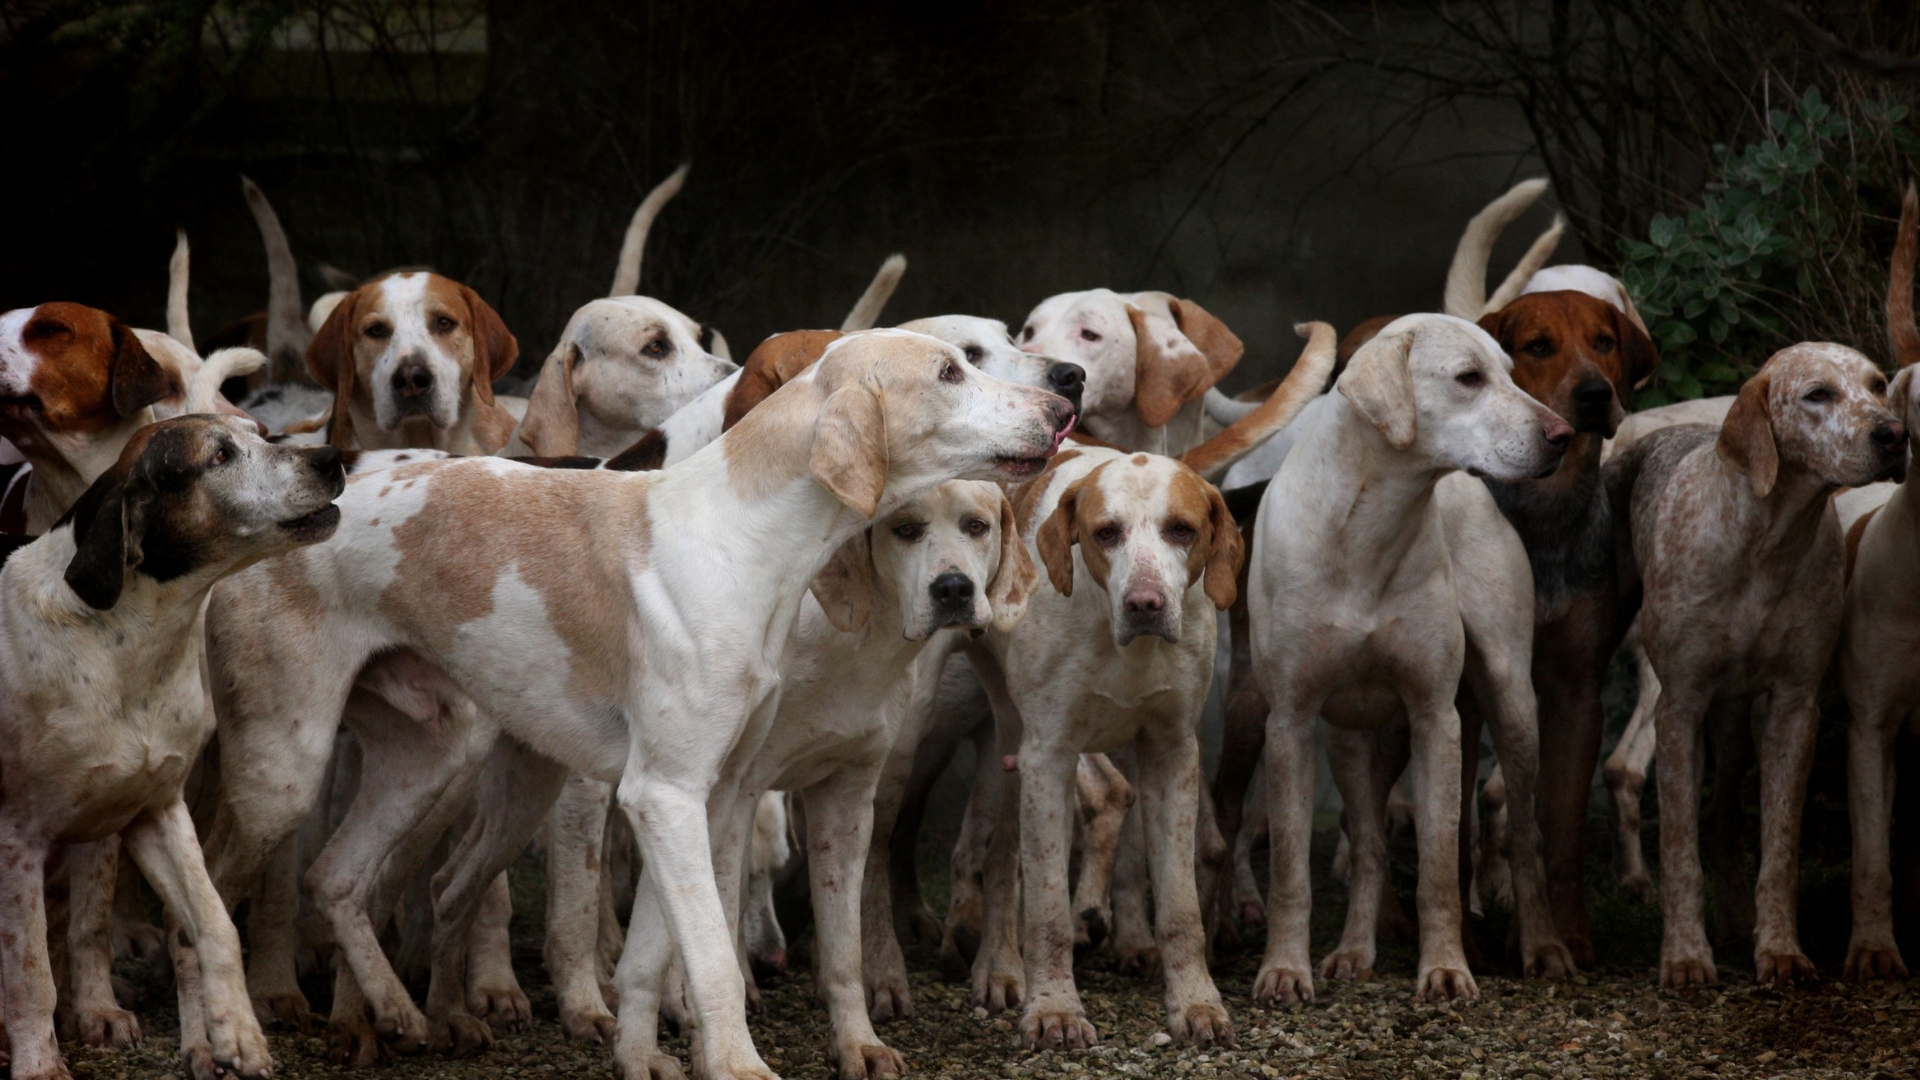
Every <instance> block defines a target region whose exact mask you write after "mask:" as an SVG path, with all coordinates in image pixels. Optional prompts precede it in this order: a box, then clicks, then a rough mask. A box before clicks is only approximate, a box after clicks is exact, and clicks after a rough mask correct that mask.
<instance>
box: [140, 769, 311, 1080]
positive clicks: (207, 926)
mask: <svg viewBox="0 0 1920 1080" xmlns="http://www.w3.org/2000/svg"><path fill="white" fill-rule="evenodd" d="M121 835H122V838H123V839H124V840H125V841H126V846H127V851H128V853H129V854H131V855H132V856H133V860H134V862H135V863H137V864H138V865H139V867H140V872H141V873H143V874H145V875H146V877H147V882H148V884H150V885H152V886H153V888H154V891H155V892H158V893H159V894H160V899H161V900H162V901H163V902H165V904H166V906H167V911H168V913H169V914H170V915H171V916H172V918H173V919H174V920H175V921H177V922H178V923H179V928H180V930H181V931H184V933H185V939H184V940H180V941H176V942H175V944H176V947H184V948H188V949H191V950H193V951H194V952H195V953H196V954H197V955H198V957H199V969H200V970H199V976H200V980H199V981H200V987H201V990H200V992H201V1000H202V1003H203V1005H204V1008H205V1020H206V1037H207V1049H208V1052H209V1054H210V1055H211V1058H212V1064H213V1065H216V1066H218V1067H219V1068H221V1069H224V1070H226V1071H227V1072H230V1073H235V1074H238V1075H240V1076H244V1077H264V1076H266V1075H267V1074H268V1073H270V1072H272V1071H273V1057H272V1055H271V1054H270V1053H269V1052H268V1050H267V1038H266V1036H265V1035H263V1034H261V1031H260V1021H259V1019H258V1018H256V1017H255V1016H254V1014H253V1003H252V1001H250V1000H249V999H248V997H247V979H246V972H245V969H244V968H243V967H242V965H241V958H240V935H239V934H238V933H237V932H236V931H235V930H234V928H233V919H232V918H230V917H229V916H228V915H227V909H226V906H225V905H224V904H222V903H221V902H220V894H219V893H218V892H217V891H215V889H214V887H213V879H212V878H211V877H209V876H208V874H207V867H206V863H205V862H203V861H202V856H201V852H200V839H199V837H198V836H197V835H195V833H194V829H193V819H192V818H191V817H190V816H188V814H187V804H186V803H184V802H182V801H180V800H179V799H178V798H177V797H176V798H175V800H174V801H173V802H172V803H170V804H169V805H167V806H166V807H165V808H163V809H160V810H157V811H151V812H149V813H146V814H143V815H141V816H140V817H138V818H136V819H134V822H133V824H131V825H129V826H128V827H127V828H126V830H125V831H124V832H123V833H122V834H121ZM181 1049H182V1052H183V1053H184V1052H188V1051H189V1050H190V1049H191V1048H189V1047H187V1046H186V1045H185V1040H184V1039H183V1040H182V1047H181Z"/></svg>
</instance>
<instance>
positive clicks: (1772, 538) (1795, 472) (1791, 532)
mask: <svg viewBox="0 0 1920 1080" xmlns="http://www.w3.org/2000/svg"><path fill="white" fill-rule="evenodd" d="M1706 445H1707V452H1708V453H1712V454H1713V455H1714V459H1713V466H1714V468H1713V470H1712V472H1713V476H1714V478H1715V480H1716V481H1717V482H1716V483H1715V484H1714V487H1715V489H1716V490H1717V492H1718V494H1719V497H1720V499H1721V500H1722V505H1723V506H1725V507H1726V508H1727V510H1728V511H1729V512H1728V513H1727V514H1724V515H1722V516H1721V517H1720V519H1719V521H1720V525H1719V528H1720V529H1721V530H1723V531H1724V532H1727V533H1733V534H1736V535H1740V534H1743V538H1744V541H1745V542H1744V543H1743V544H1742V545H1740V546H1741V548H1742V549H1743V550H1745V551H1747V552H1749V553H1750V554H1751V555H1752V556H1753V557H1754V558H1755V559H1756V560H1765V559H1769V558H1772V557H1777V556H1786V557H1789V558H1792V557H1797V556H1798V555H1799V554H1800V553H1802V552H1804V551H1805V550H1806V549H1807V548H1808V547H1809V546H1810V545H1812V543H1813V540H1814V537H1815V536H1816V535H1817V534H1818V532H1819V529H1820V524H1821V522H1822V521H1823V520H1824V519H1825V518H1826V516H1827V515H1829V514H1832V513H1833V508H1832V507H1833V493H1834V492H1836V491H1838V490H1840V489H1839V488H1838V487H1836V486H1835V485H1833V484H1829V483H1827V482H1826V481H1825V480H1823V479H1821V478H1820V477H1819V476H1817V475H1815V474H1814V473H1813V472H1812V471H1810V470H1808V469H1807V468H1805V467H1803V466H1801V465H1800V464H1798V463H1797V462H1789V461H1782V462H1780V464H1779V467H1778V470H1777V471H1776V473H1775V475H1774V482H1773V489H1772V490H1771V491H1769V492H1767V494H1766V495H1764V496H1762V495H1760V494H1758V493H1756V492H1755V491H1754V490H1753V483H1752V481H1751V480H1749V479H1748V478H1747V474H1746V473H1744V472H1742V471H1741V470H1739V469H1737V468H1735V467H1734V466H1733V465H1732V464H1730V463H1729V462H1728V461H1727V460H1726V459H1725V458H1723V457H1721V456H1720V455H1719V453H1718V451H1717V450H1716V449H1715V446H1714V444H1713V443H1708V444H1706Z"/></svg>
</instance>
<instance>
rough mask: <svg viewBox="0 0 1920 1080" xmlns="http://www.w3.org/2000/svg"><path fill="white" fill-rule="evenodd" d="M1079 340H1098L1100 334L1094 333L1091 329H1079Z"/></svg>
mask: <svg viewBox="0 0 1920 1080" xmlns="http://www.w3.org/2000/svg"><path fill="white" fill-rule="evenodd" d="M1080 340H1082V341H1099V340H1100V335H1099V334H1096V333H1094V332H1093V331H1091V330H1081V331H1080Z"/></svg>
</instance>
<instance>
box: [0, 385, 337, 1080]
mask: <svg viewBox="0 0 1920 1080" xmlns="http://www.w3.org/2000/svg"><path fill="white" fill-rule="evenodd" d="M340 489H341V469H340V453H339V452H338V451H336V450H333V449H331V448H323V449H319V450H295V449H291V448H283V447H275V446H269V445H268V444H267V443H266V442H265V441H263V440H262V439H260V438H259V437H258V436H257V435H255V434H254V433H253V425H252V424H251V423H248V422H246V421H243V420H239V419H236V418H227V417H215V416H200V415H195V416H186V417H181V418H178V419H174V420H168V421H165V422H163V423H160V424H156V425H152V426H149V427H147V428H145V429H143V430H142V431H140V432H139V433H137V434H136V435H135V436H134V438H133V439H131V440H130V441H129V442H128V443H127V445H126V447H125V448H124V449H123V450H122V451H121V454H120V457H119V460H118V461H117V462H116V463H115V464H114V466H113V467H112V468H111V469H109V470H107V471H106V472H105V473H103V474H102V475H101V477H100V478H99V479H98V480H96V481H95V482H94V483H93V485H92V486H91V487H89V488H88V489H87V491H86V493H85V494H84V495H82V496H81V498H80V500H79V502H78V503H76V504H75V506H74V508H73V511H72V513H71V514H70V515H68V516H67V517H66V518H64V519H63V520H62V521H61V522H60V523H59V524H57V525H56V526H55V527H54V528H53V530H52V531H51V532H50V533H48V534H47V535H46V536H44V537H42V538H41V539H40V540H38V541H36V542H35V543H33V544H31V545H29V546H27V547H26V548H24V549H22V550H21V551H19V552H17V553H16V554H14V556H13V557H12V558H11V559H10V560H8V562H7V565H6V569H5V570H4V571H0V864H3V865H5V866H6V868H7V870H6V873H4V874H0V927H4V928H5V929H4V931H0V988H3V990H4V1017H5V1025H4V1027H5V1030H6V1032H7V1035H8V1036H9V1038H10V1040H11V1044H12V1046H11V1053H12V1071H13V1075H14V1076H16V1077H21V1078H22V1080H25V1078H29V1077H31V1078H34V1080H42V1078H52V1077H60V1078H64V1077H66V1076H67V1070H66V1067H65V1065H63V1064H62V1062H61V1060H60V1052H59V1049H58V1047H57V1045H56V1044H55V1042H54V1029H53V1013H54V993H55V990H54V982H53V973H52V970H51V969H50V967H49V966H48V955H47V927H46V911H45V908H44V904H43V897H42V890H43V888H44V884H45V883H44V880H43V878H44V872H45V869H46V862H47V857H48V855H49V853H50V851H51V850H52V849H53V848H54V847H55V846H57V845H74V846H75V847H74V849H73V850H75V851H76V852H79V851H84V852H87V853H89V854H90V855H92V856H97V857H101V858H104V859H105V860H107V862H108V869H110V868H111V860H112V859H113V858H114V855H115V850H116V849H115V848H114V847H109V846H105V845H103V844H100V843H99V841H101V840H103V839H106V838H108V837H118V838H120V839H121V840H122V841H124V843H125V845H126V847H127V850H128V851H129V852H130V853H131V854H132V856H133V858H134V861H135V862H136V863H138V864H139V866H140V869H141V871H142V872H143V873H144V874H145V875H146V878H147V880H148V881H149V882H151V883H152V884H153V887H154V889H155V890H156V891H157V892H158V893H159V894H160V896H161V899H162V900H163V901H164V902H165V904H166V908H167V918H168V923H169V928H170V929H169V934H168V937H169V942H170V944H171V945H172V947H173V956H174V967H175V976H176V978H177V980H178V983H179V993H180V1014H181V1016H182V1018H183V1028H199V1029H201V1030H203V1031H204V1032H205V1038H204V1039H201V1040H190V1039H186V1038H183V1039H182V1041H181V1050H182V1054H183V1055H184V1056H185V1057H186V1059H187V1063H188V1065H189V1067H191V1068H192V1069H193V1070H194V1071H195V1072H196V1073H205V1074H210V1073H211V1072H212V1070H213V1069H214V1068H215V1067H216V1066H217V1067H218V1068H220V1069H223V1070H226V1071H228V1072H230V1073H234V1074H238V1075H241V1076H248V1077H262V1076H266V1075H268V1074H269V1073H270V1072H271V1071H272V1068H273V1061H272V1058H271V1057H270V1056H269V1054H268V1049H267V1043H266V1039H265V1038H264V1037H263V1036H262V1035H261V1033H260V1025H259V1023H258V1021H256V1020H255V1019H254V1015H253V1009H252V1007H251V1005H249V1003H248V1001H247V991H246V981H245V977H244V975H243V973H242V971H241V966H240V965H241V958H240V941H239V937H238V935H236V934H235V932H234V928H233V923H232V921H231V920H230V919H229V918H228V917H227V912H226V909H225V908H224V907H222V906H221V903H220V898H219V895H218V894H217V893H216V892H215V891H214V889H213V886H212V883H211V882H210V881H209V880H208V877H207V870H206V866H205V864H204V863H203V862H202V859H201V852H200V844H199V841H198V839H197V838H196V836H195V834H194V826H193V822H192V821H191V820H189V818H188V816H187V808H186V804H185V802H184V801H183V800H182V797H181V791H182V788H183V786H184V785H185V783H186V779H187V773H188V770H190V769H191V768H192V767H193V764H194V762H195V760H196V759H197V758H198V757H199V755H200V751H201V749H202V748H203V747H204V746H205V744H206V741H207V739H208V737H209V736H211V735H212V734H213V729H214V720H213V709H212V703H211V702H210V701H209V700H208V696H207V687H206V684H205V682H204V679H203V654H204V644H203V642H204V636H203V634H202V631H201V626H202V620H203V613H204V611H205V601H206V597H207V593H208V591H209V590H210V589H212V588H213V586H214V583H215V582H216V581H218V580H219V579H220V578H221V577H223V576H225V575H227V574H229V573H232V572H234V571H236V570H238V569H240V568H242V567H245V566H247V565H249V564H251V563H254V562H257V561H259V560H260V559H263V558H266V557H268V556H271V555H276V554H279V553H281V552H285V551H289V550H292V549H293V548H295V547H298V546H300V545H303V544H311V543H314V542H316V541H319V540H323V539H325V538H326V537H327V536H328V535H329V534H330V533H331V532H332V531H333V529H334V526H335V524H336V522H337V521H338V520H339V511H338V510H337V509H336V508H334V507H333V506H332V505H330V504H331V502H332V500H333V498H334V497H335V496H336V495H338V494H339V492H340ZM97 869H98V868H96V867H94V866H92V865H81V866H76V867H74V868H73V872H74V874H75V876H76V877H92V876H94V875H95V874H96V872H97ZM107 882H108V884H107V886H106V894H105V895H106V897H111V895H112V886H111V877H110V876H109V877H108V878H107Z"/></svg>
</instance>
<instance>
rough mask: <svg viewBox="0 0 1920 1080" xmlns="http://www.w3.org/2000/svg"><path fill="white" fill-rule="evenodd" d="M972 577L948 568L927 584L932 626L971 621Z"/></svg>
mask: <svg viewBox="0 0 1920 1080" xmlns="http://www.w3.org/2000/svg"><path fill="white" fill-rule="evenodd" d="M975 591H976V590H975V589H974V585H973V579H972V578H970V577H968V576H967V575H965V574H963V573H961V572H959V571H958V570H949V571H947V572H946V573H944V574H941V575H940V576H939V577H937V578H934V579H933V583H932V584H931V585H929V586H927V596H928V598H929V599H931V600H932V601H933V619H932V622H933V628H934V629H936V630H937V629H940V628H942V627H947V626H966V625H968V624H970V623H971V622H972V621H973V597H974V593H975Z"/></svg>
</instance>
